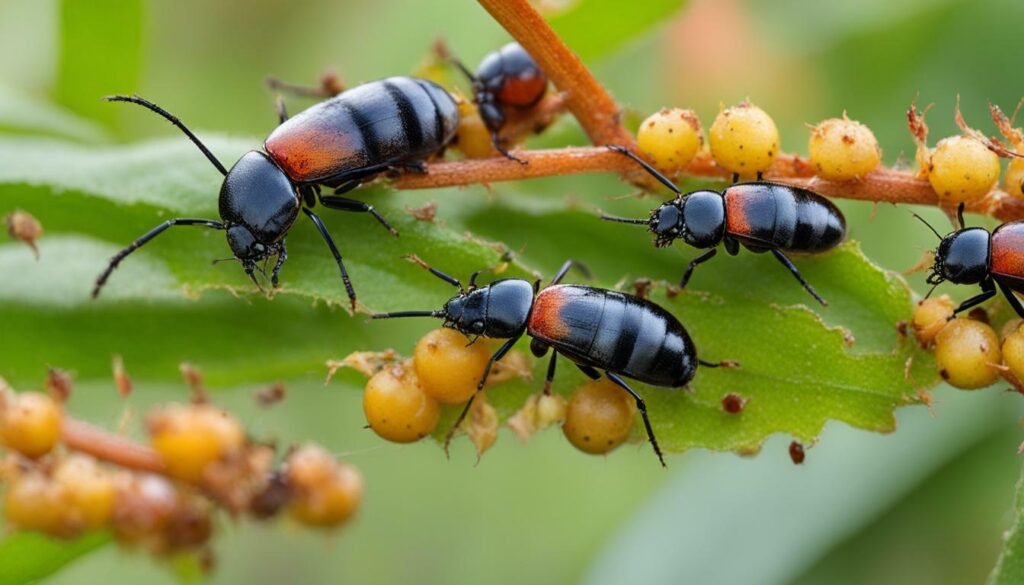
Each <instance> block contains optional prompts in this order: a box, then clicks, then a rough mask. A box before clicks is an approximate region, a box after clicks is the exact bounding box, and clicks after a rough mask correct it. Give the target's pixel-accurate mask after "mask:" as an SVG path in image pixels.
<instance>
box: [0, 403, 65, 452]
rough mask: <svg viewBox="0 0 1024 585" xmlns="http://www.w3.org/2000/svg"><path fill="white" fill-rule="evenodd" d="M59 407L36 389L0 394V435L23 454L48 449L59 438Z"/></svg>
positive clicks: (7, 443) (4, 441)
mask: <svg viewBox="0 0 1024 585" xmlns="http://www.w3.org/2000/svg"><path fill="white" fill-rule="evenodd" d="M61 416H62V415H61V407H60V404H58V403H57V401H56V400H54V399H53V398H51V397H50V396H47V395H46V394H41V393H39V392H21V393H18V394H14V393H10V392H4V393H2V394H0V439H2V441H3V444H4V446H5V447H7V448H8V449H10V450H12V451H17V452H18V453H21V454H22V455H24V456H25V457H30V458H38V457H42V456H43V455H46V454H47V453H49V452H50V451H51V450H53V448H54V447H55V446H56V445H57V443H58V442H59V441H60V432H61Z"/></svg>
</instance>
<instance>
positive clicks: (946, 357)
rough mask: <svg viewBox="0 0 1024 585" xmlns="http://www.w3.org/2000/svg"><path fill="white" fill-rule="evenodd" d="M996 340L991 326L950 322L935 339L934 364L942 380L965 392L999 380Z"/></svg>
mask: <svg viewBox="0 0 1024 585" xmlns="http://www.w3.org/2000/svg"><path fill="white" fill-rule="evenodd" d="M1001 362H1002V355H1001V351H1000V347H999V338H998V337H997V336H996V332H995V331H994V330H993V329H992V327H991V326H989V325H987V324H985V323H982V322H981V321H975V320H973V319H953V320H952V321H950V322H949V323H948V324H947V325H946V326H945V327H943V329H942V331H940V332H939V334H938V335H937V336H936V337H935V363H936V365H937V366H938V368H939V373H940V374H941V375H942V378H943V379H944V380H946V381H947V382H949V383H950V384H951V385H952V386H955V387H957V388H962V389H964V390H973V389H976V388H984V387H986V386H989V385H991V384H992V383H994V382H995V381H996V379H998V378H999V369H998V366H999V364H1000V363H1001Z"/></svg>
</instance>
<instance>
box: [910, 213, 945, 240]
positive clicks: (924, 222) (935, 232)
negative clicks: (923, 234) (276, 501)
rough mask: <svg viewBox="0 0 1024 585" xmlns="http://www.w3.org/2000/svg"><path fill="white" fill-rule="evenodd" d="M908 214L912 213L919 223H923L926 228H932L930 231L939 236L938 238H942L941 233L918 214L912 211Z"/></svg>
mask: <svg viewBox="0 0 1024 585" xmlns="http://www.w3.org/2000/svg"><path fill="white" fill-rule="evenodd" d="M910 215H913V216H914V217H916V218H917V219H918V220H920V221H921V223H923V224H924V225H926V226H928V229H930V230H932V233H933V234H935V237H936V238H939V239H940V240H941V239H942V234H940V233H939V232H938V231H937V230H936V229H935V228H934V227H932V224H930V223H928V222H927V221H926V220H925V219H924V218H923V217H921V216H920V215H918V214H916V213H914V212H913V211H911V212H910Z"/></svg>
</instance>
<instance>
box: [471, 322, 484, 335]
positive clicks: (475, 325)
mask: <svg viewBox="0 0 1024 585" xmlns="http://www.w3.org/2000/svg"><path fill="white" fill-rule="evenodd" d="M469 331H470V332H471V333H475V334H477V335H479V334H481V333H483V332H484V322H483V321H473V322H472V323H470V324H469Z"/></svg>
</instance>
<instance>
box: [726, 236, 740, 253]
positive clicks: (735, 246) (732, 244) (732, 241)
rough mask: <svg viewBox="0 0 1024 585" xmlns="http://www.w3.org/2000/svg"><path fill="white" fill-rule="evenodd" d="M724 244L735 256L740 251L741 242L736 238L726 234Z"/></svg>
mask: <svg viewBox="0 0 1024 585" xmlns="http://www.w3.org/2000/svg"><path fill="white" fill-rule="evenodd" d="M722 244H723V245H724V246H725V251H726V252H728V253H729V255H730V256H735V255H737V254H739V253H740V243H739V241H737V240H736V238H730V237H729V236H726V237H725V238H723V239H722Z"/></svg>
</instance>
